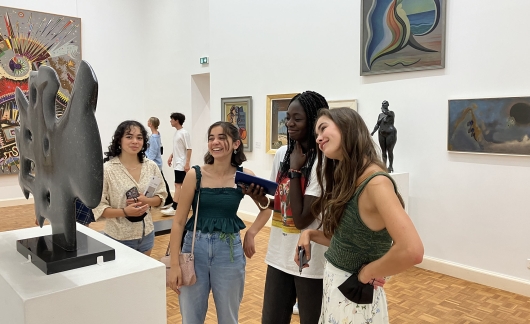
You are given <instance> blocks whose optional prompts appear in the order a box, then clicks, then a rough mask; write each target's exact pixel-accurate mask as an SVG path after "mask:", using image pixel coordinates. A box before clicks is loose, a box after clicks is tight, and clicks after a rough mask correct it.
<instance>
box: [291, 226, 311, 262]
mask: <svg viewBox="0 0 530 324" xmlns="http://www.w3.org/2000/svg"><path fill="white" fill-rule="evenodd" d="M298 247H303V248H304V250H305V255H306V258H307V261H309V260H311V230H305V231H303V232H302V234H300V238H299V239H298V244H297V245H296V249H295V251H294V262H296V264H297V265H298V266H300V259H299V258H298V251H299V250H298ZM307 267H309V264H305V265H304V268H307Z"/></svg>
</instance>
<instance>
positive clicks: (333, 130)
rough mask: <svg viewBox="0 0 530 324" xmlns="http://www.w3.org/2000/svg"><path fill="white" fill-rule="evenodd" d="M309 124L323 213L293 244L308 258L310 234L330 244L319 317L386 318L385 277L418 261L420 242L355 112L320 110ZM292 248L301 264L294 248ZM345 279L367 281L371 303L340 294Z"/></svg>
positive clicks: (315, 208) (376, 322)
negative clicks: (317, 225)
mask: <svg viewBox="0 0 530 324" xmlns="http://www.w3.org/2000/svg"><path fill="white" fill-rule="evenodd" d="M314 131H315V133H316V134H317V136H318V137H317V143H318V146H319V151H318V165H317V175H318V183H319V187H320V190H321V192H322V195H321V196H320V197H319V198H318V199H317V200H316V201H315V203H314V205H313V214H314V215H315V216H316V215H321V217H322V229H323V230H322V231H319V230H308V231H305V232H303V233H302V235H301V236H300V239H299V240H298V244H297V247H298V246H301V247H303V248H304V249H305V250H306V252H307V257H309V258H313V257H315V253H314V252H313V251H312V250H311V245H310V242H311V241H313V242H317V243H319V244H322V245H326V246H329V249H328V250H327V251H326V253H325V257H326V260H327V262H326V266H325V270H324V293H323V295H322V296H323V297H322V311H321V317H320V323H331V322H333V323H353V324H356V323H359V324H360V323H363V324H364V323H374V324H380V323H388V322H389V319H388V309H387V301H386V296H385V292H384V290H383V285H384V283H385V277H387V276H391V275H395V274H398V273H400V272H402V271H404V270H406V269H408V268H409V267H411V266H413V265H415V264H418V263H420V262H421V261H422V258H423V244H422V242H421V239H420V237H419V235H418V233H417V231H416V229H415V227H414V224H413V223H412V221H411V220H410V218H409V216H408V215H407V213H406V212H405V210H404V208H403V207H404V204H403V200H402V199H401V196H400V195H399V193H398V190H397V187H396V184H395V183H394V180H393V179H392V177H391V176H390V175H389V174H388V173H387V169H386V167H385V165H384V164H383V163H382V161H381V159H380V158H379V156H378V154H377V150H376V147H375V145H374V142H373V141H372V138H371V136H370V132H369V131H368V128H367V127H366V124H365V123H364V121H363V120H362V118H361V116H359V114H358V113H357V112H356V111H354V110H352V109H349V108H338V109H332V110H321V111H320V112H319V118H318V120H317V123H316V126H315V127H314ZM292 251H293V252H295V256H294V260H295V262H296V263H297V264H299V261H300V260H299V259H298V253H296V252H297V251H298V248H293V250H292ZM311 266H312V265H311V264H309V268H310V267H311ZM306 267H307V266H306ZM352 276H353V280H350V278H352ZM343 283H345V284H346V285H347V286H348V287H347V288H350V287H352V285H353V287H356V286H359V283H362V284H369V285H368V287H367V288H368V289H370V290H371V291H373V298H372V301H371V303H368V304H356V303H355V302H353V301H352V300H350V299H349V298H347V297H345V295H343V293H342V292H341V290H340V288H339V286H341V285H342V284H343ZM370 285H371V286H370ZM372 286H373V288H372ZM373 289H375V290H373ZM343 291H344V290H343ZM350 298H352V299H355V298H353V297H350Z"/></svg>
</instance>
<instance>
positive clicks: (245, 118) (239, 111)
mask: <svg viewBox="0 0 530 324" xmlns="http://www.w3.org/2000/svg"><path fill="white" fill-rule="evenodd" d="M221 109H222V112H221V115H222V116H221V120H222V121H227V122H229V123H231V124H233V125H234V126H236V127H237V128H238V129H239V135H240V136H241V140H242V141H243V148H244V150H245V151H246V152H252V97H230V98H221Z"/></svg>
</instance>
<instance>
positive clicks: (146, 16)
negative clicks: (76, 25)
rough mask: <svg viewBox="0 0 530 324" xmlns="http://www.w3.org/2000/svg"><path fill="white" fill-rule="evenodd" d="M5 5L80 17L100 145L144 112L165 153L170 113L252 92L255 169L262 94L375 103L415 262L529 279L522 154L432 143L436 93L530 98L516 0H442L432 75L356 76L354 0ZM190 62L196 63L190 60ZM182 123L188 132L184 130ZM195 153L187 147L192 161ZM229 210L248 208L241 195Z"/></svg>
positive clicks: (367, 115)
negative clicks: (388, 121)
mask: <svg viewBox="0 0 530 324" xmlns="http://www.w3.org/2000/svg"><path fill="white" fill-rule="evenodd" d="M4 2H5V1H4ZM7 2H8V3H7V4H4V5H7V6H15V7H16V6H18V7H25V8H28V9H33V10H41V11H47V12H54V13H62V14H67V15H76V16H79V17H81V18H82V23H83V57H84V59H86V60H88V61H89V62H90V63H91V64H92V66H93V67H94V69H95V71H96V74H97V76H98V78H99V81H100V97H99V104H98V113H97V118H98V121H99V123H100V131H101V135H102V141H103V143H104V147H106V146H107V144H108V142H109V141H110V136H111V134H112V131H113V130H114V128H115V126H116V124H117V123H118V122H119V121H122V120H123V119H125V116H130V117H129V118H137V119H141V118H144V119H145V120H146V119H147V118H148V117H149V116H152V115H153V116H158V117H159V118H160V119H161V121H162V126H161V128H160V130H161V132H162V136H163V144H164V146H165V147H166V148H170V147H171V137H172V133H173V130H172V129H171V128H170V127H169V125H168V118H169V114H170V113H171V112H173V111H180V112H183V113H184V114H186V115H187V116H188V120H190V121H193V120H195V121H196V120H198V119H197V115H196V114H200V121H201V123H204V124H207V125H209V124H211V123H212V122H214V121H217V120H219V119H220V117H221V107H220V101H221V98H222V97H232V96H252V98H253V104H254V107H253V108H254V110H253V141H254V143H253V147H254V151H253V152H251V153H249V154H247V157H248V160H249V161H248V162H247V163H245V167H247V168H250V169H252V170H253V171H254V172H255V173H256V174H257V175H259V176H262V177H269V174H270V169H271V165H272V159H273V156H272V155H268V154H266V153H265V129H266V124H265V104H266V95H267V94H279V93H293V92H301V91H304V90H314V91H317V92H319V93H321V94H322V95H324V96H325V97H326V98H327V99H328V100H339V99H357V100H358V110H359V113H360V114H361V115H362V116H363V118H364V119H365V121H366V123H367V125H368V127H369V128H370V129H371V128H373V126H374V125H375V122H376V119H377V116H378V114H379V112H380V107H381V102H382V101H383V100H388V101H389V103H390V109H391V110H393V111H395V113H396V122H395V124H396V127H397V129H398V142H397V145H396V148H395V151H394V153H395V164H394V168H395V171H396V172H408V173H410V187H409V206H408V210H409V214H410V216H411V218H412V219H413V221H414V224H415V225H416V227H417V229H418V231H419V233H420V235H421V237H422V239H423V242H424V245H425V255H426V259H428V260H434V261H437V262H440V263H443V264H446V265H450V266H453V267H456V268H459V267H460V268H465V269H468V270H469V269H471V270H475V271H477V273H485V274H488V275H491V276H492V277H502V278H504V279H508V280H509V279H511V280H512V281H513V282H515V283H517V284H523V285H526V287H528V285H530V270H529V269H527V267H526V263H527V259H530V209H529V208H528V203H527V201H528V199H527V198H526V197H527V196H528V192H529V190H530V167H529V166H530V157H518V156H496V155H473V154H456V153H448V152H447V149H446V147H447V145H446V137H447V119H448V112H447V109H448V108H447V106H448V100H449V99H462V98H487V97H509V96H530V79H529V78H528V72H529V71H530V66H529V65H530V61H529V60H528V58H527V56H528V55H527V53H528V52H529V50H530V43H529V42H527V41H525V40H524V38H521V35H523V34H525V33H527V29H528V28H527V27H526V25H525V21H526V20H527V17H526V12H528V11H529V10H530V2H528V1H526V0H509V1H505V2H503V3H502V4H501V5H500V4H499V3H498V1H493V0H467V1H449V3H448V5H447V21H446V22H447V28H446V68H445V69H440V70H432V71H418V72H406V73H394V74H386V75H375V76H366V77H361V76H360V75H359V70H360V69H359V59H360V49H359V44H360V9H361V8H360V4H359V2H357V1H348V0H334V1H327V2H323V1H316V0H291V1H279V0H270V1H266V2H265V1H243V0H238V1H236V0H223V1H209V0H198V1H183V0H177V1H175V0H158V1H151V2H147V3H146V2H140V1H130V0H128V1H126V0H121V1H106V2H103V1H92V0H90V1H89V0H78V1H77V2H76V1H66V0H60V1H51V0H48V1H40V2H37V1H20V0H19V1H14V0H11V1H7ZM59 3H61V5H59ZM110 31H116V34H114V33H112V35H111V33H110ZM202 56H209V58H210V64H209V65H207V66H201V65H200V64H199V57H202ZM147 57H148V59H147ZM207 73H209V75H208V76H207V77H206V76H204V77H202V76H201V77H197V75H201V74H207ZM194 76H195V77H194ZM207 79H209V80H210V84H209V88H210V94H209V97H208V98H206V99H205V102H204V103H203V104H202V105H200V107H201V108H199V110H198V111H193V109H192V101H193V100H194V99H193V97H194V96H196V95H197V92H196V91H195V90H194V89H195V87H196V86H197V85H196V82H194V80H202V81H204V80H207ZM192 93H194V95H192ZM203 98H204V96H203ZM206 101H209V102H206ZM205 109H209V112H210V113H209V118H210V119H209V120H207V119H208V118H207V116H205ZM184 126H185V127H187V128H188V130H190V131H191V132H192V134H193V129H191V128H192V125H191V124H185V125H184ZM194 136H197V135H196V134H194ZM194 145H200V141H199V142H196V141H194ZM203 145H204V146H206V143H204V144H203ZM258 147H260V148H258ZM166 152H169V150H167V149H166ZM194 152H195V153H198V152H204V147H195V146H194ZM167 156H168V153H166V154H165V156H164V158H167ZM201 160H202V157H201V156H200V154H194V155H193V158H192V162H193V163H194V164H196V163H200V162H201ZM164 172H165V174H171V173H172V171H171V170H170V169H169V168H168V167H165V168H164ZM168 178H169V179H168V181H172V176H169V177H168ZM6 179H10V177H7V178H6V177H0V192H2V193H1V194H0V199H6V198H8V197H6V196H2V195H5V193H4V191H5V189H6V186H5V184H6V183H7V181H10V180H6ZM15 184H16V178H15ZM16 189H17V190H19V189H18V186H16ZM20 196H21V193H20ZM241 211H242V212H244V213H247V214H257V211H258V210H257V208H256V207H255V206H254V204H253V202H252V201H250V200H249V199H248V198H245V200H244V202H243V204H242V206H241ZM512 290H513V289H512Z"/></svg>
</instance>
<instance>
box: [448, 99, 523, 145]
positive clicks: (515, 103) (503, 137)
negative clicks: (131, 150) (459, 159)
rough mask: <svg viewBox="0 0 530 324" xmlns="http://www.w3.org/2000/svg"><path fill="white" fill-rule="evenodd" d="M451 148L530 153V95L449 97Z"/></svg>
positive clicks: (449, 136)
mask: <svg viewBox="0 0 530 324" xmlns="http://www.w3.org/2000/svg"><path fill="white" fill-rule="evenodd" d="M448 126H449V127H448V135H447V150H448V151H452V152H467V153H493V154H511V155H530V97H511V98H490V99H464V100H449V122H448Z"/></svg>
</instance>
